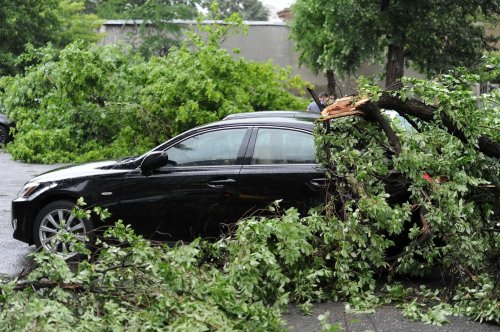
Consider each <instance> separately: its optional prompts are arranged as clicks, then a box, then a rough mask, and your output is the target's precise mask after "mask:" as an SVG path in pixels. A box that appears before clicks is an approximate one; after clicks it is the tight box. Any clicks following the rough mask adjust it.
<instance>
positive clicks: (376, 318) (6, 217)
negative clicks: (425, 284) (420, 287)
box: [0, 149, 500, 332]
mask: <svg viewBox="0 0 500 332" xmlns="http://www.w3.org/2000/svg"><path fill="white" fill-rule="evenodd" d="M59 166H60V165H39V164H25V163H19V162H15V161H13V160H12V158H11V156H10V155H9V154H7V153H5V152H3V151H2V150H1V149H0V275H6V276H15V275H16V274H18V273H19V272H21V271H22V270H23V269H24V268H25V267H26V266H27V265H28V264H29V263H30V260H29V257H28V255H29V254H30V253H31V252H33V251H34V247H33V246H31V247H29V246H28V245H27V244H25V243H22V242H20V241H17V240H14V239H13V238H12V226H11V212H10V204H11V201H12V200H13V199H14V198H15V197H16V196H17V194H18V193H19V191H20V190H21V188H22V186H23V184H24V183H25V182H26V181H28V180H29V179H31V178H32V177H34V176H35V175H37V174H40V173H43V172H46V171H48V170H51V169H54V168H56V167H59ZM327 311H328V312H330V323H331V324H338V325H337V326H338V327H339V329H337V331H349V332H354V331H374V332H375V331H376V332H379V331H419V332H431V331H438V332H466V331H470V332H483V331H484V332H493V331H496V332H500V326H495V325H489V324H481V323H477V322H473V321H471V320H469V319H467V318H465V317H450V318H449V319H450V323H449V324H447V325H445V326H442V327H436V326H432V325H426V324H424V323H420V322H412V321H410V320H408V319H406V318H404V317H403V316H402V315H401V310H399V309H397V308H395V307H393V306H384V307H381V308H379V309H378V310H377V312H376V313H374V314H359V315H354V314H350V313H347V312H346V311H345V310H344V304H343V303H331V302H327V303H320V304H316V305H315V306H314V310H313V314H312V315H309V316H304V315H303V314H302V313H300V312H299V310H298V309H297V308H296V307H295V306H290V310H289V313H287V314H285V316H284V318H285V320H286V321H287V322H288V324H289V331H293V332H302V331H319V330H320V329H319V321H318V319H317V317H318V315H320V314H324V313H325V312H327ZM340 328H341V329H340Z"/></svg>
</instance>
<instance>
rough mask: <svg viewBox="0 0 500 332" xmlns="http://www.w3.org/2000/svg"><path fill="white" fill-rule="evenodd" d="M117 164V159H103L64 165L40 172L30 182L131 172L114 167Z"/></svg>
mask: <svg viewBox="0 0 500 332" xmlns="http://www.w3.org/2000/svg"><path fill="white" fill-rule="evenodd" d="M116 164H117V162H116V161H101V162H95V163H88V164H82V165H77V166H71V165H70V166H64V167H61V168H56V169H54V170H51V171H48V172H46V173H43V174H40V175H38V176H36V177H34V178H33V179H31V180H30V182H51V181H61V180H68V179H74V178H84V177H96V176H105V175H112V174H120V173H126V172H130V169H122V168H118V169H116V168H112V166H113V165H116Z"/></svg>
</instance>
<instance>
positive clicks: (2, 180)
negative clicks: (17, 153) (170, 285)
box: [0, 149, 59, 276]
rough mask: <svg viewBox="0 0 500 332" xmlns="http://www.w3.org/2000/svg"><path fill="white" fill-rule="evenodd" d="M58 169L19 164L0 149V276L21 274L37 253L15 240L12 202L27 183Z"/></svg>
mask: <svg viewBox="0 0 500 332" xmlns="http://www.w3.org/2000/svg"><path fill="white" fill-rule="evenodd" d="M58 166H59V165H39V164H24V163H18V162H15V161H13V160H12V158H11V156H10V154H8V153H5V152H3V150H1V149H0V275H8V276H12V275H16V274H18V273H19V272H21V271H22V270H23V268H24V267H25V266H26V265H27V264H29V259H28V254H29V253H31V252H33V251H34V250H35V248H34V246H31V247H30V246H28V245H27V244H26V243H23V242H20V241H17V240H15V239H13V238H12V225H11V213H10V204H11V201H12V200H13V199H14V198H16V196H17V194H18V193H19V191H20V190H21V188H22V187H23V185H24V183H26V181H28V180H29V179H31V178H32V177H34V176H35V175H38V174H40V173H43V172H46V171H48V170H51V169H54V168H56V167H58Z"/></svg>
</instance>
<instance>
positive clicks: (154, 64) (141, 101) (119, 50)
mask: <svg viewBox="0 0 500 332" xmlns="http://www.w3.org/2000/svg"><path fill="white" fill-rule="evenodd" d="M238 26H240V25H238V24H237V23H236V22H234V21H228V23H227V24H226V25H222V24H221V25H213V26H211V25H199V26H198V29H199V30H201V32H202V33H205V35H206V36H207V37H206V40H204V39H202V37H201V35H200V34H196V33H190V34H189V35H190V38H189V39H188V40H187V41H186V42H185V43H184V44H183V45H182V46H181V47H179V48H173V49H171V51H170V52H169V53H168V55H167V56H165V57H153V58H151V59H150V60H148V61H146V60H145V59H144V58H141V57H140V56H139V55H135V54H133V53H131V50H130V49H129V48H127V47H125V46H123V45H122V46H117V45H114V46H105V47H99V46H90V47H89V46H86V45H84V43H79V42H76V43H73V44H70V45H69V46H67V47H66V48H65V49H63V50H62V51H56V50H54V49H53V48H52V47H50V46H48V47H46V48H44V49H37V50H33V49H32V50H31V51H30V52H31V53H29V54H27V55H26V56H25V58H26V61H27V62H32V63H35V64H34V65H32V66H31V67H29V68H27V69H26V71H25V73H24V74H22V75H17V76H16V77H3V78H2V79H1V81H0V88H1V89H2V90H3V95H2V102H3V103H4V105H5V111H6V112H7V113H8V115H9V116H10V117H11V118H12V119H13V120H15V121H16V122H17V129H16V132H15V140H14V141H13V142H11V143H10V144H9V146H8V147H7V150H8V151H9V152H10V153H11V154H12V156H13V157H14V158H15V159H18V160H23V161H29V162H43V163H52V162H72V161H78V162H82V161H88V160H95V159H103V158H117V157H122V156H124V155H135V154H140V153H143V152H145V151H146V150H147V149H149V148H152V147H153V146H154V145H156V144H159V143H161V142H163V141H164V140H166V139H168V138H171V137H172V136H175V135H177V134H179V133H180V132H182V131H185V130H187V129H190V128H192V127H194V126H197V125H201V124H204V123H207V122H212V121H215V120H219V119H221V118H223V117H224V116H226V115H228V114H231V113H237V112H250V111H259V110H275V109H304V108H305V106H306V104H307V102H306V101H305V99H302V98H300V97H297V96H295V95H294V94H292V93H291V92H290V91H304V86H305V84H306V83H305V82H304V81H302V80H301V79H300V78H298V77H292V76H291V75H290V73H291V69H290V68H288V69H283V68H279V67H277V66H275V65H273V64H272V63H271V62H268V63H254V62H250V61H247V60H245V59H235V58H234V57H233V56H232V55H231V54H230V53H229V52H228V51H226V50H224V49H221V48H220V46H219V44H220V41H221V40H222V39H223V38H224V37H225V36H226V35H227V34H228V33H229V32H230V31H231V30H233V29H234V28H237V27H238ZM28 60H29V61H28ZM42 133H43V134H42Z"/></svg>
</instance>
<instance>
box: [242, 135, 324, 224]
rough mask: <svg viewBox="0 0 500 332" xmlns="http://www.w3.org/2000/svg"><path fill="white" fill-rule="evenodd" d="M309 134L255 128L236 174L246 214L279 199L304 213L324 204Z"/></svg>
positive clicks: (321, 183) (318, 168) (322, 173)
mask: <svg viewBox="0 0 500 332" xmlns="http://www.w3.org/2000/svg"><path fill="white" fill-rule="evenodd" d="M315 151H316V150H315V146H314V136H313V134H312V132H308V131H305V130H299V129H293V128H286V127H255V128H254V130H253V133H252V137H251V140H250V144H249V147H248V149H247V154H246V159H245V163H244V165H243V167H242V170H241V173H240V180H239V183H240V199H241V200H242V201H244V202H245V205H246V207H247V211H248V214H251V213H255V212H256V211H259V210H260V209H265V208H266V207H267V206H268V205H269V204H270V203H271V202H273V201H275V200H278V199H281V200H282V203H281V206H282V207H283V208H288V207H291V206H294V207H297V208H298V209H299V211H300V212H302V213H305V212H307V210H308V209H309V208H310V207H313V206H317V205H319V204H321V203H323V202H324V196H325V191H324V184H325V176H324V172H323V171H322V170H321V168H320V167H319V166H318V165H317V164H316V156H315Z"/></svg>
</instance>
